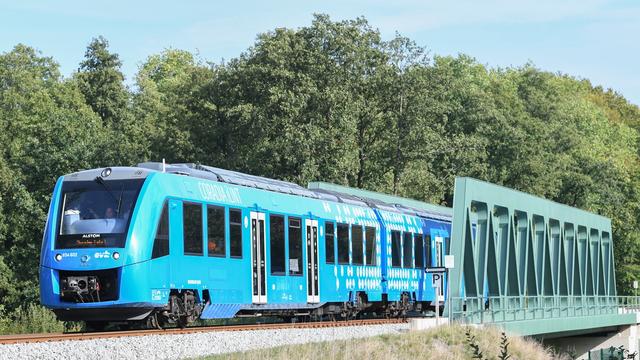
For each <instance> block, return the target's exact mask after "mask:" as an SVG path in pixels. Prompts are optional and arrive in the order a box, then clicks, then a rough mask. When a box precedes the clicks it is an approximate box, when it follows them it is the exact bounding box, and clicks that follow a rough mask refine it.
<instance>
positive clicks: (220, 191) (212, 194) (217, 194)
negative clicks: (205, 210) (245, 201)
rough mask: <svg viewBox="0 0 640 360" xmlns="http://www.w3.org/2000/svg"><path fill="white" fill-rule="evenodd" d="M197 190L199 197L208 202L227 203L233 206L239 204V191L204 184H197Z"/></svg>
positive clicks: (240, 200)
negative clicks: (198, 190)
mask: <svg viewBox="0 0 640 360" xmlns="http://www.w3.org/2000/svg"><path fill="white" fill-rule="evenodd" d="M198 189H200V195H201V196H202V197H203V198H204V199H205V200H208V201H218V202H227V203H233V204H240V203H241V202H242V199H240V190H238V189H234V188H229V187H227V188H225V187H222V186H220V185H215V184H207V183H204V182H200V183H198Z"/></svg>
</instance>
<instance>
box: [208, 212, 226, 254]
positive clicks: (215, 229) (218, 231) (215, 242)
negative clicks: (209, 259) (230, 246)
mask: <svg viewBox="0 0 640 360" xmlns="http://www.w3.org/2000/svg"><path fill="white" fill-rule="evenodd" d="M224 227H225V221H224V208H222V207H219V206H212V205H208V206H207V244H208V245H207V250H208V252H209V256H223V257H224V256H225V255H226V251H225V239H224Z"/></svg>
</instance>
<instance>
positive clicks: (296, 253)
mask: <svg viewBox="0 0 640 360" xmlns="http://www.w3.org/2000/svg"><path fill="white" fill-rule="evenodd" d="M300 221H301V220H300V218H292V217H290V218H289V275H302V227H301V226H300Z"/></svg>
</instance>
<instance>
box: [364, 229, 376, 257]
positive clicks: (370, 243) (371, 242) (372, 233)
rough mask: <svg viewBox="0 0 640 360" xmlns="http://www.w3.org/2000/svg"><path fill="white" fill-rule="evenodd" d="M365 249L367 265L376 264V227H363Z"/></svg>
mask: <svg viewBox="0 0 640 360" xmlns="http://www.w3.org/2000/svg"><path fill="white" fill-rule="evenodd" d="M364 230H365V231H364V234H365V239H366V241H365V245H366V247H365V251H366V253H367V265H374V266H375V265H376V255H377V254H376V228H374V227H370V226H367V227H365V228H364Z"/></svg>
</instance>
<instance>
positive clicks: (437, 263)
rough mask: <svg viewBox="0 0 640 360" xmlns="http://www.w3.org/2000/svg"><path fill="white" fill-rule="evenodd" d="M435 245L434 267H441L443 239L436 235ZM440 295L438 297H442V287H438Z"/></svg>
mask: <svg viewBox="0 0 640 360" xmlns="http://www.w3.org/2000/svg"><path fill="white" fill-rule="evenodd" d="M435 243H436V255H435V264H434V265H435V266H436V267H442V266H443V262H444V260H443V259H444V255H443V253H442V250H443V238H442V236H440V235H438V236H436V238H435ZM438 289H439V291H440V293H439V294H438V297H441V296H443V295H444V293H443V291H444V286H440V287H439V288H438Z"/></svg>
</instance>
